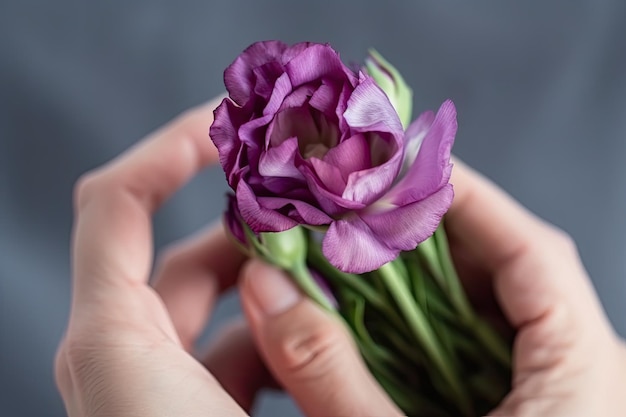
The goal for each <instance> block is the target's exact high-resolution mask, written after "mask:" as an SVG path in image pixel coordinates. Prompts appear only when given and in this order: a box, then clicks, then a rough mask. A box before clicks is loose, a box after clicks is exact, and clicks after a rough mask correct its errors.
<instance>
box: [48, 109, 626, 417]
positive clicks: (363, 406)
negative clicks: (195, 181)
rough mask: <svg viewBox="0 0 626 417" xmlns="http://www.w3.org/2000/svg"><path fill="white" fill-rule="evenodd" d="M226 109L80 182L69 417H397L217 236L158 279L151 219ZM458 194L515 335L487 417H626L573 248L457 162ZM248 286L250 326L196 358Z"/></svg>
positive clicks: (470, 266)
mask: <svg viewBox="0 0 626 417" xmlns="http://www.w3.org/2000/svg"><path fill="white" fill-rule="evenodd" d="M216 104H217V102H212V103H209V104H207V105H205V106H203V107H199V108H197V109H194V110H190V111H188V112H187V113H185V114H183V115H181V116H180V117H179V118H177V119H176V120H174V121H173V122H171V123H170V124H168V125H167V126H165V127H164V128H162V129H160V130H159V131H157V132H155V133H154V134H152V135H151V136H149V137H148V138H146V139H145V140H144V141H142V142H141V143H139V144H138V145H137V146H135V147H134V148H132V149H130V150H129V151H127V152H126V153H124V154H123V155H121V156H120V157H118V158H117V159H115V160H113V161H111V162H110V163H108V164H106V165H105V166H103V167H101V168H99V169H97V170H95V171H93V172H90V173H88V174H86V175H85V176H84V177H83V178H81V179H80V181H79V182H78V183H77V186H76V192H75V213H76V216H75V224H74V231H73V241H72V270H73V298H72V307H71V314H70V319H69V323H68V326H67V331H66V333H65V336H64V338H63V340H62V341H61V344H60V346H59V350H58V353H57V356H56V361H55V371H56V381H57V386H58V388H59V391H60V392H61V395H62V397H63V400H64V402H65V405H66V408H67V411H68V415H69V416H70V417H75V416H90V417H96V416H125V417H127V416H130V417H133V416H150V417H158V416H172V415H180V416H190V417H193V416H210V415H219V416H244V415H247V413H248V412H249V411H250V409H251V407H252V405H253V403H254V399H255V396H256V394H257V393H258V392H259V390H260V389H262V388H263V387H267V386H275V385H276V383H279V384H280V385H281V386H282V387H283V388H284V389H285V390H286V391H287V392H289V394H290V395H291V396H292V397H293V398H294V399H295V401H296V402H297V403H298V404H299V406H300V407H301V409H302V410H303V412H304V413H305V414H306V415H307V416H329V415H333V416H340V415H346V416H348V415H350V416H353V415H363V416H366V415H371V416H381V415H384V416H394V415H401V413H400V411H399V410H398V409H397V408H396V407H395V406H394V405H393V404H392V403H391V401H390V400H389V399H388V397H387V396H386V395H385V393H384V392H383V391H382V390H381V389H380V388H379V387H378V385H377V384H376V382H375V381H374V380H373V378H372V377H371V376H370V374H369V373H368V372H367V370H366V368H365V366H364V364H363V362H362V361H361V359H360V358H359V355H358V354H357V351H356V349H355V347H354V345H353V343H352V342H351V340H350V338H349V336H348V334H347V332H346V331H345V330H344V328H343V327H342V325H341V324H340V323H339V322H338V321H335V320H334V319H332V318H331V317H329V316H327V315H326V314H325V313H323V312H322V311H321V310H319V309H318V308H317V307H316V306H315V305H314V304H313V303H311V302H310V301H308V300H307V299H305V298H303V297H302V295H301V294H300V293H299V292H298V290H297V289H295V288H294V287H293V285H292V284H291V283H290V282H289V281H288V279H287V278H286V277H285V276H284V275H283V274H282V273H281V272H279V271H278V270H276V269H274V268H272V267H270V266H267V265H264V264H262V263H261V262H259V261H256V260H252V261H246V260H245V259H244V257H243V256H242V255H240V254H239V252H238V251H237V249H236V248H235V247H234V245H233V244H232V243H231V241H230V240H229V238H228V237H227V236H226V234H225V232H224V230H223V229H222V227H221V226H219V225H218V226H214V227H211V228H210V229H208V230H207V231H203V232H201V233H199V234H197V235H195V236H192V237H190V238H188V239H187V240H185V241H183V242H180V243H177V244H175V245H173V246H172V247H171V248H169V249H168V250H166V251H165V252H164V253H163V255H162V256H161V257H160V259H159V260H158V261H157V267H156V268H155V270H154V271H152V270H151V266H152V253H153V243H152V229H151V216H152V214H153V213H154V211H155V210H156V209H157V208H158V207H159V206H160V204H161V203H162V202H163V201H165V200H166V199H167V198H168V197H169V196H170V195H172V194H173V193H174V192H175V191H176V190H177V189H179V188H180V187H181V186H182V185H183V184H184V183H185V182H186V181H188V180H189V179H190V178H192V177H193V176H194V174H196V173H197V172H198V171H199V170H201V169H202V168H204V167H206V166H207V165H210V164H213V163H215V162H216V160H217V152H216V150H215V148H214V147H213V145H212V143H211V141H210V140H207V137H206V132H207V126H208V125H209V124H210V122H211V120H212V110H213V108H214V107H215V105H216ZM452 182H453V184H454V186H455V192H456V198H455V201H454V203H453V206H452V208H451V209H450V211H449V214H448V216H447V218H446V219H447V220H446V221H447V228H448V230H449V234H450V239H451V243H452V246H453V254H454V256H455V262H457V265H458V267H459V269H460V271H461V274H462V278H463V280H464V283H465V285H466V288H467V290H468V293H469V294H470V296H471V297H472V299H473V300H474V302H475V303H476V304H477V305H478V306H481V307H484V310H488V311H485V313H494V314H495V316H500V318H501V319H504V321H505V322H506V323H508V325H509V326H511V327H512V328H513V329H514V330H515V345H514V380H513V391H512V392H511V394H510V395H509V396H508V397H507V398H506V399H505V400H504V401H503V403H502V404H501V405H500V406H499V407H498V408H497V409H496V410H494V411H493V413H491V414H492V415H503V416H504V415H506V416H516V417H522V416H533V417H535V416H544V415H545V416H551V417H559V416H563V417H575V416H591V415H594V416H595V415H598V416H600V415H607V416H608V415H619V413H620V412H623V410H625V409H626V396H625V395H624V387H626V348H625V346H624V343H623V341H621V340H620V339H619V338H618V337H617V335H616V334H615V333H614V331H613V330H612V329H611V326H610V324H609V322H608V320H607V319H606V317H605V315H604V313H603V311H602V308H601V306H600V304H599V302H598V299H597V297H596V295H595V294H594V291H593V288H592V285H591V283H590V280H589V278H588V275H587V273H586V271H585V270H584V268H583V266H582V264H581V262H580V259H579V257H578V254H577V252H576V248H575V245H574V244H573V242H572V240H571V239H570V238H569V237H567V236H566V235H565V234H564V233H563V232H561V231H559V230H557V229H555V228H554V227H552V226H550V225H548V224H546V223H545V222H543V221H541V220H540V219H538V218H536V217H535V216H533V215H532V214H531V213H529V212H528V211H526V210H525V209H524V208H522V207H521V206H520V205H519V204H518V203H516V202H515V201H513V200H512V199H511V198H510V197H509V196H508V195H506V194H505V193H504V192H503V191H501V190H499V189H498V188H497V187H495V186H494V185H493V184H492V183H490V182H489V181H488V180H486V179H485V178H483V177H481V176H480V175H479V174H477V173H476V172H474V171H472V170H471V169H470V168H468V167H466V166H464V165H463V164H462V163H460V162H456V166H455V169H454V174H453V178H452ZM151 278H152V282H153V283H154V284H153V285H151V284H150V283H149V282H150V279H151ZM237 283H238V284H239V291H240V295H241V301H242V305H243V308H244V311H245V315H246V319H247V320H246V322H238V323H235V324H233V325H231V326H229V327H227V328H226V329H225V330H224V331H223V332H222V334H221V335H220V336H218V337H217V338H216V339H215V340H214V341H213V343H212V344H211V346H210V347H209V348H208V349H207V350H206V351H205V352H202V353H198V352H194V346H195V344H196V340H197V338H198V336H199V335H200V332H201V331H202V329H203V328H204V326H205V325H206V323H207V320H209V318H210V314H211V310H212V309H213V307H214V305H215V303H216V301H217V299H218V298H219V295H220V294H221V293H222V292H223V291H225V290H227V289H228V288H230V287H231V286H233V285H235V284H237Z"/></svg>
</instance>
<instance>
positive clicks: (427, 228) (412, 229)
mask: <svg viewBox="0 0 626 417" xmlns="http://www.w3.org/2000/svg"><path fill="white" fill-rule="evenodd" d="M453 197H454V191H453V189H452V185H451V184H446V185H445V186H444V187H442V188H441V189H440V190H439V191H437V192H435V193H434V194H432V195H430V196H428V197H426V198H424V199H423V200H421V201H417V202H414V203H412V204H408V205H406V206H403V207H396V208H392V209H387V210H385V209H382V210H380V211H373V210H371V211H369V212H368V211H367V210H366V211H365V212H363V213H361V219H362V221H363V222H364V223H365V224H367V225H368V226H369V229H370V231H371V233H372V234H373V235H374V236H376V239H379V240H381V241H383V242H385V243H386V244H387V245H388V246H389V247H391V248H393V249H395V250H398V251H400V250H403V251H408V250H413V249H415V247H416V246H417V245H418V244H420V243H421V242H423V241H424V240H426V239H427V238H428V237H429V236H431V235H432V234H433V233H434V232H435V230H436V229H437V226H438V225H439V223H440V222H441V218H442V217H443V215H444V214H445V213H446V212H447V211H448V209H449V208H450V204H451V203H452V199H453Z"/></svg>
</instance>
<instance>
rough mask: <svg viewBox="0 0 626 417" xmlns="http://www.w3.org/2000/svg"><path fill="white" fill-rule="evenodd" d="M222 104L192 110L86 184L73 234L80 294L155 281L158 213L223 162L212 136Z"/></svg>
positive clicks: (89, 177) (89, 176)
mask: <svg viewBox="0 0 626 417" xmlns="http://www.w3.org/2000/svg"><path fill="white" fill-rule="evenodd" d="M217 104H218V103H217V101H216V100H215V101H212V102H210V103H208V104H206V105H204V106H201V107H198V108H196V109H193V110H190V111H187V112H186V113H184V114H183V115H181V116H179V117H178V118H177V119H175V120H174V121H173V122H171V123H169V124H168V125H166V126H165V127H163V128H161V129H159V130H158V131H156V132H155V133H154V134H152V135H150V136H149V137H148V138H146V139H145V140H144V141H142V142H140V143H139V144H138V145H137V146H135V147H133V148H132V149H131V150H129V151H128V152H126V153H124V154H123V155H121V156H120V157H118V158H116V159H114V160H113V161H112V162H110V163H108V164H106V165H105V166H103V167H102V168H100V169H97V170H96V171H94V172H92V173H89V174H87V175H86V176H84V177H83V178H82V179H81V180H80V181H79V183H78V185H77V187H76V194H75V200H76V201H75V211H76V218H75V224H74V239H73V255H74V256H73V271H74V274H73V275H74V288H75V291H74V294H75V299H76V297H78V298H80V297H81V296H86V297H92V296H93V297H99V296H101V295H100V294H101V293H102V291H101V290H102V289H103V287H104V288H106V287H107V286H108V287H110V286H119V285H136V284H141V283H145V282H147V281H148V277H149V275H150V267H151V263H152V262H151V261H152V250H153V248H152V225H151V217H152V213H153V212H154V211H155V210H156V209H157V208H158V207H159V206H160V204H161V203H162V202H163V201H164V200H165V199H167V198H168V197H169V196H170V195H172V194H173V193H174V192H175V191H176V190H178V189H179V188H180V187H181V186H182V185H183V184H184V183H185V182H187V181H188V180H189V179H190V178H191V177H192V176H194V175H195V174H196V173H197V172H198V171H200V170H201V169H202V168H204V167H205V166H207V165H208V164H210V163H213V162H215V161H216V160H217V150H216V149H215V147H214V145H213V143H212V141H211V140H210V138H209V135H208V131H209V126H210V125H211V123H212V121H213V109H214V108H215V107H216V106H217Z"/></svg>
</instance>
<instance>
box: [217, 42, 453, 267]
mask: <svg viewBox="0 0 626 417" xmlns="http://www.w3.org/2000/svg"><path fill="white" fill-rule="evenodd" d="M224 80H225V84H226V88H227V89H228V92H229V94H230V98H227V99H224V101H223V102H222V103H221V105H220V106H219V107H218V108H217V109H216V111H215V121H214V123H213V125H212V126H211V130H210V135H211V138H212V140H213V141H214V142H215V145H216V146H217V148H218V150H219V156H220V162H221V164H222V166H223V168H224V171H225V172H226V178H227V180H228V183H229V185H230V186H231V187H232V189H233V190H234V191H235V196H236V200H237V205H233V204H231V207H238V208H239V210H240V215H241V217H242V218H243V219H244V220H245V222H246V223H247V224H248V225H249V226H250V228H251V229H252V230H253V231H254V232H256V233H260V232H279V231H284V230H287V229H290V228H292V227H294V226H296V225H299V224H303V225H308V226H328V227H327V231H326V234H325V237H324V240H323V244H322V245H323V251H324V254H325V256H326V257H327V258H328V260H329V261H330V262H331V263H332V264H333V265H335V266H336V267H337V268H339V269H341V270H343V271H346V272H352V273H362V272H366V271H371V270H374V269H376V268H378V267H380V266H381V265H383V264H384V263H386V262H389V261H391V260H393V259H394V258H395V257H396V256H397V255H398V254H399V252H400V251H403V250H412V249H414V248H415V247H416V246H417V245H418V244H419V243H420V242H422V241H424V240H425V239H427V238H428V237H429V236H430V235H432V233H433V232H434V231H435V229H436V228H437V226H438V224H439V222H440V220H441V217H442V216H443V215H444V213H445V212H446V211H447V209H448V207H449V206H450V203H451V201H452V197H453V191H452V186H451V185H450V184H449V183H448V180H449V178H450V171H451V167H452V166H451V164H450V149H451V147H452V144H453V142H454V136H455V134H456V129H457V124H456V110H455V108H454V105H453V104H452V102H450V101H446V102H445V103H444V104H443V105H442V106H441V108H440V109H439V111H438V113H437V114H436V115H435V114H433V113H432V112H426V113H424V114H422V115H421V116H420V117H419V118H418V119H417V120H416V121H414V122H413V123H412V124H411V125H410V126H409V127H408V129H407V131H406V132H404V131H403V128H402V125H401V123H400V120H399V118H398V114H397V113H396V111H395V110H394V108H393V106H392V104H391V103H390V101H389V99H388V98H387V96H386V95H385V93H384V92H383V91H382V90H381V89H380V88H379V87H378V86H377V85H376V83H375V82H374V80H373V79H372V78H371V77H369V76H366V75H364V74H362V73H358V74H357V73H355V72H353V71H352V70H350V69H349V68H347V67H346V66H345V65H344V64H343V63H342V62H341V60H340V59H339V55H338V54H337V53H336V52H335V51H334V50H333V49H332V48H331V47H330V46H328V45H322V44H315V43H299V44H296V45H293V46H287V45H285V44H283V43H281V42H277V41H268V42H260V43H255V44H253V45H252V46H250V47H249V48H248V49H246V50H245V51H244V52H243V53H242V54H241V55H240V56H239V57H238V58H237V59H236V60H235V62H233V63H232V64H231V65H230V66H229V67H228V68H227V69H226V71H225V73H224Z"/></svg>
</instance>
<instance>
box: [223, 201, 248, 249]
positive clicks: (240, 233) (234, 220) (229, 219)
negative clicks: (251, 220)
mask: <svg viewBox="0 0 626 417" xmlns="http://www.w3.org/2000/svg"><path fill="white" fill-rule="evenodd" d="M226 198H227V200H228V208H227V209H226V211H225V212H224V224H225V225H226V227H227V228H228V231H229V232H230V234H231V235H232V236H233V237H234V238H235V239H237V240H238V241H239V243H241V244H242V245H243V246H244V247H247V246H248V243H247V239H246V233H245V232H244V229H243V228H244V226H243V225H242V222H243V219H242V218H241V213H240V212H239V207H237V199H236V198H235V196H234V195H233V194H231V193H228V194H227V195H226Z"/></svg>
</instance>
